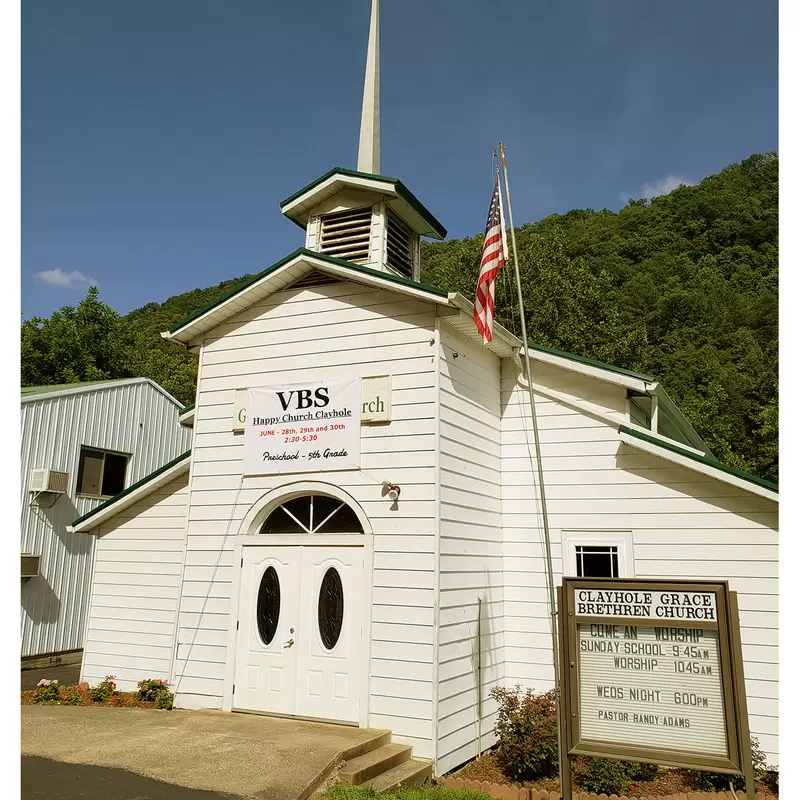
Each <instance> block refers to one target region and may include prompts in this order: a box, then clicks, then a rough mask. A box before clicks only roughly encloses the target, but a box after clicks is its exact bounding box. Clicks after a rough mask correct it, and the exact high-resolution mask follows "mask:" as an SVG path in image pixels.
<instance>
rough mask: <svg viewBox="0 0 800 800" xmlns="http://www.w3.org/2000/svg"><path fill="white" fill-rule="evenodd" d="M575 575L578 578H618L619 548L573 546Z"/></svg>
mask: <svg viewBox="0 0 800 800" xmlns="http://www.w3.org/2000/svg"><path fill="white" fill-rule="evenodd" d="M575 563H576V567H577V572H576V575H577V576H578V577H579V578H619V548H618V547H617V546H616V545H609V546H608V547H591V546H588V545H582V544H579V545H576V546H575Z"/></svg>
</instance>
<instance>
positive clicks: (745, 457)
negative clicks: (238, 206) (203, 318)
mask: <svg viewBox="0 0 800 800" xmlns="http://www.w3.org/2000/svg"><path fill="white" fill-rule="evenodd" d="M482 241H483V235H482V233H481V234H478V235H476V236H475V237H473V238H471V239H463V240H451V241H448V242H443V243H436V244H431V243H425V244H423V247H422V279H423V280H424V281H425V282H427V283H431V284H434V285H436V286H440V287H442V288H445V289H448V290H451V291H459V292H461V293H462V294H464V295H465V296H467V297H472V295H473V293H474V290H475V280H476V278H477V270H478V263H479V256H480V250H481V245H482ZM517 246H518V250H519V262H520V271H521V274H522V281H523V293H524V300H525V310H526V319H527V324H528V334H529V336H530V338H531V340H532V341H534V342H537V343H539V344H543V345H549V346H552V347H557V348H560V349H562V350H567V351H570V352H573V353H577V354H580V355H584V356H589V357H592V358H595V359H598V360H600V361H606V362H608V363H611V364H616V365H618V366H621V367H628V368H631V369H636V370H640V371H643V372H647V373H649V374H652V375H654V376H655V377H657V378H658V380H660V381H661V382H662V383H663V384H664V385H665V387H666V389H667V391H668V392H669V393H670V395H671V396H672V398H673V399H674V400H675V401H676V403H677V404H678V406H679V407H680V408H681V410H682V411H683V412H684V414H686V416H687V417H688V418H689V420H690V421H691V422H692V424H693V425H694V426H695V427H696V428H697V430H698V431H699V433H700V434H701V436H703V438H704V439H705V440H706V441H707V442H708V444H709V446H710V447H711V449H712V450H713V452H714V454H715V455H716V456H717V458H719V459H720V460H721V461H724V462H725V463H727V464H730V465H731V466H735V467H739V468H741V469H745V470H747V471H749V472H753V473H755V474H756V475H759V476H761V477H763V478H767V479H769V480H773V481H777V478H778V158H777V156H776V155H775V154H772V153H770V154H765V155H754V156H751V157H750V158H748V159H747V160H745V161H743V162H742V163H741V164H733V165H731V166H729V167H727V168H726V169H724V170H723V171H722V172H720V173H719V174H718V175H712V176H711V177H708V178H706V179H704V180H703V181H702V182H701V183H700V184H698V185H697V186H682V187H680V188H678V189H676V190H675V191H673V192H671V193H670V194H668V195H664V196H661V197H657V198H655V199H653V200H652V201H650V202H648V201H645V200H635V201H631V202H630V203H629V204H628V205H627V206H626V207H625V208H623V209H622V210H620V211H619V212H612V211H608V210H603V211H592V210H575V211H570V212H569V213H567V214H556V215H553V216H550V217H547V218H545V219H543V220H540V221H538V222H535V223H526V224H523V225H522V227H520V228H518V229H517ZM504 272H505V274H503V273H501V276H502V278H503V279H502V280H501V281H499V283H498V290H497V315H496V317H497V320H498V321H499V322H500V323H502V324H503V325H506V326H507V327H509V328H510V329H511V330H513V331H515V332H518V331H519V324H518V319H517V311H516V298H515V295H514V288H513V283H512V278H513V275H512V273H511V270H510V269H509V270H506V271H504ZM244 277H245V278H246V277H249V276H244ZM238 280H242V278H239V279H237V280H236V281H227V282H224V283H221V284H219V285H218V286H214V287H210V288H208V289H196V290H194V291H191V292H187V293H186V294H182V295H177V296H175V297H171V298H170V299H169V300H167V301H166V302H165V303H161V304H159V303H148V304H147V305H146V306H144V307H143V308H140V309H137V310H135V311H132V312H131V313H130V314H128V315H127V316H125V317H120V316H119V315H117V314H116V313H115V312H114V311H113V309H111V308H109V307H108V306H106V305H104V304H102V303H101V302H100V300H99V298H98V296H97V292H96V291H94V290H90V292H89V295H88V296H87V298H86V300H84V301H83V302H82V303H81V304H80V305H79V306H78V307H77V308H70V307H65V308H63V309H61V310H60V311H58V312H56V313H55V314H53V316H52V317H50V319H48V320H44V319H32V320H28V321H26V322H24V323H23V326H22V381H23V385H37V384H44V383H62V382H71V381H76V380H93V379H100V378H105V377H128V376H133V375H144V376H147V377H151V378H153V379H154V380H155V381H157V382H158V383H160V384H162V385H163V386H164V387H165V388H167V389H168V390H169V391H170V392H172V393H173V394H174V395H175V396H176V397H177V398H178V399H179V400H181V401H182V402H185V403H190V402H192V401H193V399H194V390H195V379H196V360H195V358H194V356H192V355H190V354H188V353H187V352H186V351H184V350H182V349H181V348H179V347H177V346H176V345H174V344H170V343H168V342H166V341H164V340H163V339H161V338H160V336H159V333H160V332H161V331H162V330H166V328H168V327H169V326H170V325H171V324H172V323H174V322H176V321H177V320H179V319H181V318H182V317H184V316H186V315H187V314H188V313H190V312H191V311H194V310H195V309H196V308H198V307H199V306H201V305H203V304H204V303H206V302H209V301H210V300H213V299H215V298H216V297H218V296H219V295H220V294H222V293H223V292H225V291H227V290H228V289H229V288H230V287H231V286H232V285H234V284H235V283H236V282H237V281H238Z"/></svg>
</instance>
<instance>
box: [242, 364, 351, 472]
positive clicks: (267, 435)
mask: <svg viewBox="0 0 800 800" xmlns="http://www.w3.org/2000/svg"><path fill="white" fill-rule="evenodd" d="M243 466H244V474H245V475H280V474H283V473H287V472H323V471H326V470H335V469H358V468H359V467H360V466H361V378H355V379H353V380H348V381H331V382H327V383H325V382H322V383H313V384H307V383H305V384H297V385H295V386H276V387H268V388H259V389H249V390H248V397H247V420H246V421H245V427H244V465H243Z"/></svg>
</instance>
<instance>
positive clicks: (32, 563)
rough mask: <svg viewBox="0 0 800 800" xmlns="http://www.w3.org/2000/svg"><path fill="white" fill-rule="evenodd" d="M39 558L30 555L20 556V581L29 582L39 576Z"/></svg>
mask: <svg viewBox="0 0 800 800" xmlns="http://www.w3.org/2000/svg"><path fill="white" fill-rule="evenodd" d="M39 558H40V557H39V556H34V555H31V554H30V553H23V554H22V579H23V580H26V581H27V580H29V579H30V578H35V577H36V576H37V575H38V574H39Z"/></svg>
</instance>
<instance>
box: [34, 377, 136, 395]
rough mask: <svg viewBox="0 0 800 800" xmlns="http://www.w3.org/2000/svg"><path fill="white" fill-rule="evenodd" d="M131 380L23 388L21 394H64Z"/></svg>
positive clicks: (119, 379)
mask: <svg viewBox="0 0 800 800" xmlns="http://www.w3.org/2000/svg"><path fill="white" fill-rule="evenodd" d="M129 380H132V379H131V378H109V379H107V380H103V381H79V382H78V383H52V384H50V385H48V386H23V387H22V389H21V393H22V396H23V397H30V396H31V395H35V394H53V393H54V392H66V391H67V390H69V389H81V388H83V387H84V386H99V385H100V384H103V383H119V382H120V381H129Z"/></svg>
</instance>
